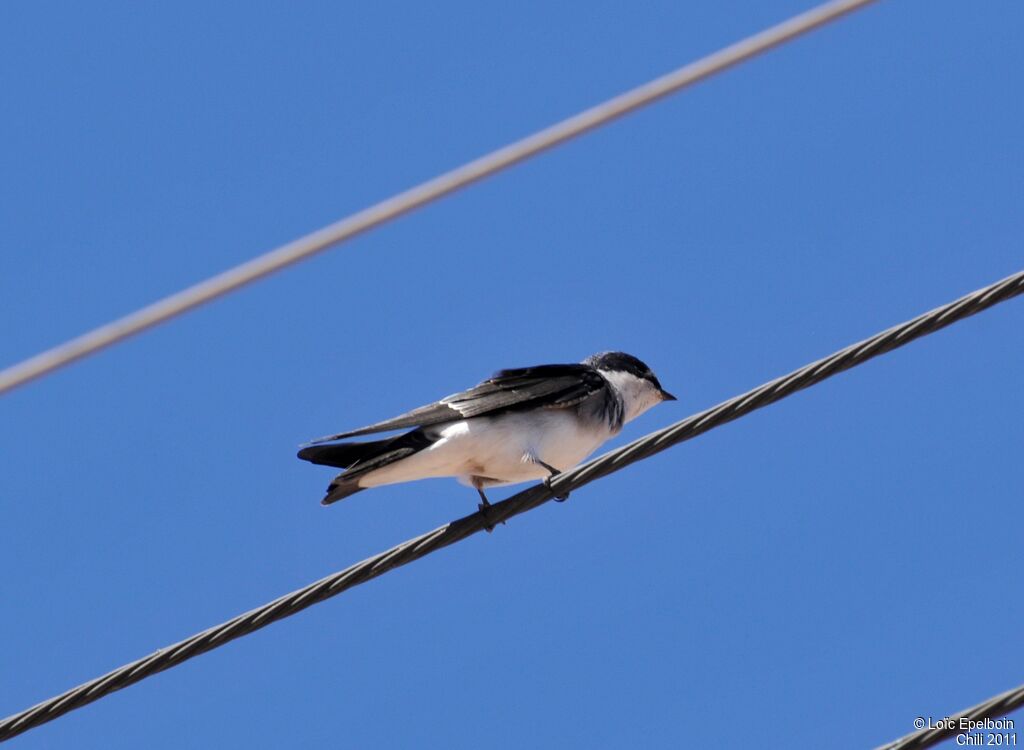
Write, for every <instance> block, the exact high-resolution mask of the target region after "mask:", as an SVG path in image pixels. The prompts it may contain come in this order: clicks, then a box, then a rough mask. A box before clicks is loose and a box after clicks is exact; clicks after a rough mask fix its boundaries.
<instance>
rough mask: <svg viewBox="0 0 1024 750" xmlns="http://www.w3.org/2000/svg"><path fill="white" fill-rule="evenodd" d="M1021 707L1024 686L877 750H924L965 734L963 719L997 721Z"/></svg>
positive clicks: (1023, 700) (1023, 699) (1022, 704)
mask: <svg viewBox="0 0 1024 750" xmlns="http://www.w3.org/2000/svg"><path fill="white" fill-rule="evenodd" d="M1021 706H1024V685H1021V686H1019V687H1015V688H1014V689H1013V690H1007V691H1006V692H1005V693H1000V694H999V695H995V696H993V697H991V698H989V699H988V700H986V701H982V702H981V703H979V704H978V705H976V706H971V708H965V709H964V710H963V711H959V712H957V713H955V714H953V716H950V717H948V718H949V719H950V722H949V723H948V724H947V723H946V722H943V726H942V727H941V728H940V727H935V728H932V729H922V730H920V731H918V732H912V733H911V734H908V735H906V736H904V737H900V738H899V739H898V740H895V741H893V742H890V743H889V744H888V745H882V746H881V747H879V748H877V749H876V750H922V749H923V748H926V747H931V746H932V745H937V744H939V743H940V742H942V741H943V740H948V739H949V738H950V737H952V736H954V735H957V734H963V733H965V732H966V729H961V728H960V720H961V719H973V720H974V721H978V720H980V719H995V718H999V717H1000V716H1005V715H1006V714H1008V713H1009V712H1010V711H1013V710H1014V709H1016V708H1020V707H1021ZM944 718H945V717H944ZM996 733H997V734H998V733H999V732H998V730H996Z"/></svg>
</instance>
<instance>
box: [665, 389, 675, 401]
mask: <svg viewBox="0 0 1024 750" xmlns="http://www.w3.org/2000/svg"><path fill="white" fill-rule="evenodd" d="M661 400H662V401H678V400H679V399H677V398H676V397H675V396H673V395H672V394H671V393H669V392H668V391H666V390H662V392H661Z"/></svg>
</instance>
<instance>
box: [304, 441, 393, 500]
mask: <svg viewBox="0 0 1024 750" xmlns="http://www.w3.org/2000/svg"><path fill="white" fill-rule="evenodd" d="M389 442H391V441H390V440H373V441H370V442H366V443H335V444H333V445H307V446H305V447H303V448H302V449H301V450H300V451H299V458H301V459H303V460H304V461H309V462H310V463H314V464H321V465H322V466H335V467H337V468H339V469H348V468H351V467H352V466H354V465H355V464H357V463H359V462H360V461H366V460H368V459H371V458H373V457H375V456H377V455H379V454H380V452H381V449H382V448H383V447H384V446H385V445H387V444H388V443H389ZM359 476H361V474H357V475H352V476H346V475H345V474H344V473H342V474H339V475H338V476H336V477H335V478H334V481H332V482H331V484H330V485H329V486H328V487H327V494H325V495H324V498H323V500H321V501H320V504H321V505H330V504H331V503H336V502H338V501H339V500H344V499H345V498H346V497H348V496H349V495H354V494H355V493H357V492H359V491H361V490H364V489H366V488H365V487H360V486H359Z"/></svg>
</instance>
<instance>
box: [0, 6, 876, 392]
mask: <svg viewBox="0 0 1024 750" xmlns="http://www.w3.org/2000/svg"><path fill="white" fill-rule="evenodd" d="M872 2H874V0H832V1H831V2H826V3H823V4H822V5H819V6H817V7H815V8H812V9H811V10H808V11H806V12H804V13H800V14H799V15H796V16H793V17H792V18H790V19H788V20H786V21H783V22H782V23H780V24H777V25H775V26H772V27H770V28H768V29H765V30H764V31H761V32H759V33H757V34H754V35H753V36H749V37H747V38H746V39H742V40H740V41H738V42H736V43H734V44H731V45H729V46H728V47H725V48H723V49H721V50H719V51H717V52H714V53H712V54H710V55H708V56H707V57H703V58H701V59H700V60H697V61H695V62H692V63H690V64H689V65H684V66H683V67H681V68H678V69H676V70H674V71H672V72H671V73H668V74H666V75H664V76H662V77H660V78H656V79H654V80H653V81H648V82H647V83H645V84H642V85H640V86H637V87H636V88H634V89H631V90H630V91H627V92H625V93H623V94H619V95H618V96H616V97H613V98H612V99H609V100H607V101H605V102H602V103H601V104H598V105H596V106H594V107H591V108H590V109H587V110H584V111H583V112H580V113H579V114H576V115H573V116H572V117H569V118H567V119H565V120H562V121H561V122H558V123H555V124H554V125H551V126H549V127H547V128H545V129H543V130H540V131H538V132H536V133H534V134H533V135H530V136H527V137H526V138H523V139H521V140H518V141H516V142H514V143H511V144H509V145H507V146H504V147H502V148H499V149H497V150H496V151H492V152H491V153H489V154H487V155H485V156H481V157H480V158H478V159H475V160H473V161H471V162H468V163H467V164H463V165H462V166H460V167H457V168H455V169H453V170H451V171H449V172H445V173H444V174H442V175H439V176H438V177H435V178H433V179H431V180H428V181H427V182H423V183H420V184H419V185H417V186H415V187H412V188H409V189H408V190H406V191H404V192H402V193H399V194H397V195H395V196H393V197H391V198H388V199H386V200H383V201H381V202H380V203H376V204H374V205H372V206H370V207H369V208H365V209H363V210H362V211H359V212H357V213H354V214H352V215H350V216H348V217H346V218H344V219H341V220H339V221H337V222H335V223H333V224H330V225H328V226H326V227H324V228H323V229H319V230H317V231H315V232H312V233H310V234H307V235H306V236H305V237H300V238H299V239H297V240H293V241H292V242H289V243H288V244H286V245H281V246H280V247H278V248H277V249H275V250H271V251H269V252H267V253H264V254H263V255H260V256H258V257H256V258H253V259H252V260H249V261H247V262H245V263H242V264H240V265H237V266H235V267H234V268H231V269H228V270H227V271H224V272H222V273H219V274H217V275H216V276H211V277H210V278H208V279H206V280H205V281H202V282H200V283H198V284H195V285H193V286H190V287H188V288H187V289H183V290H182V291H180V292H177V293H176V294H172V295H171V296H169V297H165V298H164V299H162V300H159V301H157V302H154V303H152V304H151V305H147V306H146V307H143V308H141V309H139V310H136V311H135V312H133V313H130V314H128V315H125V316H124V317H122V318H118V319H117V320H115V321H112V322H110V323H107V324H106V325H103V326H100V327H99V328H94V329H93V330H91V331H89V332H87V333H84V334H82V335H80V336H78V337H76V338H73V339H71V340H70V341H67V342H65V343H63V344H60V345H58V346H55V347H53V348H52V349H47V350H46V351H44V352H41V353H39V354H37V355H35V356H33V357H30V358H29V359H26V360H24V361H22V362H19V363H17V364H14V365H11V366H10V367H8V368H6V369H4V370H0V393H4V392H5V391H9V390H11V389H12V388H16V387H17V386H19V385H22V384H24V383H27V382H29V381H30V380H34V379H35V378H38V377H41V376H43V375H46V374H47V373H50V372H53V371H54V370H56V369H58V368H60V367H63V366H64V365H67V364H70V363H72V362H74V361H76V360H78V359H81V358H82V357H85V356H87V355H89V354H93V353H94V352H97V351H99V350H100V349H104V348H106V347H108V346H111V345H113V344H116V343H118V342H119V341H123V340H124V339H126V338H128V337H129V336H134V335H135V334H137V333H141V332H142V331H145V330H146V329H148V328H152V327H153V326H156V325H159V324H160V323H163V322H164V321H166V320H170V319H171V318H173V317H176V316H178V315H181V314H182V313H184V312H187V311H189V310H191V309H192V308H195V307H198V306H199V305H202V304H204V303H206V302H210V301H211V300H214V299H216V298H218V297H221V296H223V295H225V294H228V293H229V292H233V291H235V290H236V289H239V288H240V287H243V286H245V285H246V284H249V283H251V282H253V281H256V280H258V279H261V278H263V277H264V276H269V275H270V274H272V273H275V272H276V271H280V270H281V269H283V268H285V267H287V266H290V265H292V264H293V263H297V262H298V261H300V260H304V259H306V258H309V257H311V256H313V255H315V254H316V253H319V252H321V251H323V250H326V249H327V248H328V247H330V246H331V245H336V244H338V243H340V242H344V241H346V240H349V239H352V238H353V237H355V236H356V235H359V234H362V233H363V232H366V231H368V230H370V229H373V228H375V227H378V226H380V225H381V224H384V223H386V222H389V221H391V220H393V219H397V218H398V217H400V216H403V215H405V214H407V213H409V212H410V211H413V210H415V209H417V208H419V207H420V206H424V205H426V204H428V203H431V202H433V201H435V200H437V199H439V198H443V197H444V196H446V195H448V194H449V193H453V192H455V191H456V190H459V189H460V188H463V187H466V186H467V185H470V184H471V183H474V182H476V181H477V180H482V179H484V178H485V177H489V176H491V175H493V174H495V173H497V172H500V171H501V170H503V169H506V168H508V167H511V166H512V165H514V164H517V163H518V162H521V161H523V160H525V159H528V158H530V157H532V156H536V155H537V154H539V153H541V152H542V151H546V150H548V149H549V148H553V147H554V146H557V145H559V144H561V143H564V142H565V141H568V140H570V139H572V138H575V137H577V136H580V135H583V134H584V133H586V132H588V131H590V130H593V129H595V128H598V127H600V126H602V125H606V124H607V123H609V122H611V121H612V120H615V119H618V118H619V117H622V116H623V115H626V114H629V113H630V112H633V111H634V110H637V109H640V108H641V107H644V106H646V105H648V104H652V103H654V102H656V101H658V100H659V99H662V98H663V97H666V96H668V95H669V94H673V93H675V92H676V91H679V90H680V89H683V88H686V87H687V86H690V85H692V84H694V83H697V82H699V81H702V80H704V79H705V78H708V77H710V76H712V75H714V74H716V73H720V72H722V71H723V70H726V69H727V68H731V67H732V66H734V65H737V64H739V63H741V62H744V61H745V60H749V59H750V58H752V57H755V56H756V55H759V54H761V53H762V52H766V51H768V50H770V49H772V48H773V47H777V46H779V45H780V44H784V43H785V42H788V41H790V40H792V39H795V38H796V37H798V36H801V35H802V34H806V33H807V32H809V31H813V30H814V29H816V28H818V27H819V26H823V25H825V24H826V23H828V22H830V21H834V20H836V19H838V18H840V17H842V16H845V15H846V14H847V13H851V12H853V11H855V10H858V9H860V8H862V7H864V6H865V5H868V4H870V3H872Z"/></svg>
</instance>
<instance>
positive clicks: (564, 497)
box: [533, 456, 569, 503]
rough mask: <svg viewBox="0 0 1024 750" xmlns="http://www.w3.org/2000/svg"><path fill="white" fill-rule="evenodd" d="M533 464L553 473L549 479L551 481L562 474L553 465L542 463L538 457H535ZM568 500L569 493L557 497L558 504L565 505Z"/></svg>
mask: <svg viewBox="0 0 1024 750" xmlns="http://www.w3.org/2000/svg"><path fill="white" fill-rule="evenodd" d="M533 462H534V463H535V464H539V465H540V466H543V467H544V468H545V469H547V470H548V471H549V472H551V476H549V477H548V479H551V478H552V477H557V476H558V475H559V474H561V473H562V472H560V471H559V470H558V469H556V468H555V467H554V466H552V465H551V464H546V463H544V462H543V461H541V460H540V459H539V458H537V457H536V456H534V458H533ZM568 499H569V493H568V492H566V493H565V494H564V495H556V496H555V502H556V503H564V502H565V501H566V500H568Z"/></svg>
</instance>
